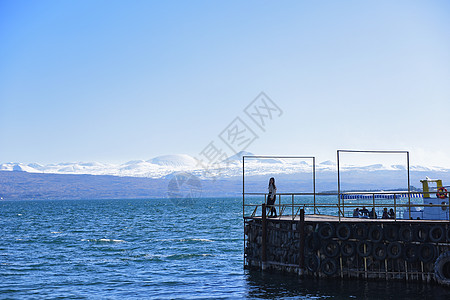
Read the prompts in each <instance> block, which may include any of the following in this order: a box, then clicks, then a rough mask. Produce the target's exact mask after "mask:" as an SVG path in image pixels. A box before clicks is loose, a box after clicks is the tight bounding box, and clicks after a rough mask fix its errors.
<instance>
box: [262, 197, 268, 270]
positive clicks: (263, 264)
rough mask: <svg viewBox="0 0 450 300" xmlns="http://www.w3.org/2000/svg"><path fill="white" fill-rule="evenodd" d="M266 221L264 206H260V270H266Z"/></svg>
mask: <svg viewBox="0 0 450 300" xmlns="http://www.w3.org/2000/svg"><path fill="white" fill-rule="evenodd" d="M266 239H267V219H266V204H265V203H264V204H263V205H262V238H261V269H262V270H265V269H266V267H267V266H266V263H267V241H266Z"/></svg>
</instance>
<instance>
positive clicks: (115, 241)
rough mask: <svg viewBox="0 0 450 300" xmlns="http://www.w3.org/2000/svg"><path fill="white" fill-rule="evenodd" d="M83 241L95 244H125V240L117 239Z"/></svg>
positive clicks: (83, 240)
mask: <svg viewBox="0 0 450 300" xmlns="http://www.w3.org/2000/svg"><path fill="white" fill-rule="evenodd" d="M81 241H82V242H93V243H125V241H124V240H115V239H82V240H81Z"/></svg>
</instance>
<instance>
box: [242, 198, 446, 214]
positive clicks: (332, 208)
mask: <svg viewBox="0 0 450 300" xmlns="http://www.w3.org/2000/svg"><path fill="white" fill-rule="evenodd" d="M423 194H424V193H423V192H416V191H414V192H411V191H394V192H393V191H387V192H349V193H340V194H338V193H280V194H277V195H276V197H277V199H276V201H275V204H274V205H273V207H275V209H276V211H277V217H276V218H279V219H280V218H282V217H283V218H286V217H288V219H289V218H291V219H292V220H295V218H296V217H298V216H299V213H300V210H301V209H302V208H303V209H305V211H306V212H307V214H314V215H331V216H337V217H338V218H339V221H340V220H341V218H344V217H345V218H348V217H353V213H354V209H356V208H362V207H364V206H365V207H368V208H371V209H373V210H374V211H375V212H376V215H377V219H380V217H381V216H380V215H381V213H380V209H384V208H387V209H391V208H392V209H393V211H394V216H393V219H394V220H397V219H412V218H413V216H412V215H413V214H414V213H415V212H417V211H418V210H417V209H416V208H425V207H434V208H436V207H440V208H441V209H442V211H443V212H444V211H445V212H446V213H445V214H446V217H445V220H449V211H450V202H449V201H448V198H446V199H442V200H443V201H442V203H441V204H427V203H425V202H424V203H413V202H414V201H412V200H411V199H417V196H423ZM246 196H247V199H246ZM263 196H264V202H262V201H261V200H262V197H263ZM267 196H268V194H267V193H244V194H243V218H244V219H247V218H254V217H260V216H262V212H261V213H258V212H259V211H261V209H260V208H261V207H262V203H264V204H266V207H267V208H270V207H271V206H270V205H267ZM356 196H361V198H356ZM324 198H327V199H326V200H329V201H323V200H324ZM333 199H334V201H333ZM420 199H422V198H420ZM423 199H424V200H425V199H428V198H423ZM434 199H436V198H434ZM246 200H247V203H246ZM321 200H322V201H321ZM377 210H378V211H377ZM308 212H309V213H308ZM405 212H407V218H405V217H404V216H405ZM368 219H369V218H368ZM428 220H432V219H428ZM435 220H442V219H435Z"/></svg>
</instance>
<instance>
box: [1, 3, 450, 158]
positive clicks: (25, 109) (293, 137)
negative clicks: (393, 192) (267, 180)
mask: <svg viewBox="0 0 450 300" xmlns="http://www.w3.org/2000/svg"><path fill="white" fill-rule="evenodd" d="M261 91H264V92H266V93H267V95H268V96H269V97H271V98H272V100H274V101H275V102H276V104H277V105H278V106H279V107H280V108H281V109H282V110H283V114H282V116H280V117H279V118H275V119H274V120H273V121H272V122H270V124H267V130H266V131H265V132H262V131H260V130H259V131H258V130H257V129H258V128H256V127H252V128H253V129H254V131H255V133H257V134H258V136H259V138H258V139H257V140H256V141H255V142H253V143H252V144H251V145H250V146H249V147H248V149H247V150H248V151H251V152H253V153H255V154H271V155H277V154H280V155H288V154H292V155H294V154H295V155H316V156H317V158H318V160H319V161H322V160H327V159H332V160H334V159H335V156H336V154H335V153H336V152H335V151H336V149H395V150H410V151H411V160H412V162H413V164H419V163H420V164H428V165H438V164H443V165H447V166H450V154H449V153H450V152H449V149H450V138H449V135H448V129H449V127H450V115H449V112H450V110H449V108H450V2H449V1H20V0H19V1H15V0H14V1H7V0H2V1H0V143H1V144H0V162H8V161H15V162H25V163H28V162H39V163H56V162H63V161H71V162H72V161H100V162H112V163H119V162H125V161H127V160H132V159H150V158H152V157H154V156H158V155H162V154H175V153H186V154H190V155H192V156H197V155H198V154H199V152H200V151H201V150H202V149H203V148H205V146H207V145H208V143H209V142H211V141H216V143H217V145H220V143H219V142H220V140H219V138H218V134H219V133H221V132H222V130H223V129H224V128H226V127H227V125H228V124H229V123H230V122H231V121H233V120H234V118H235V117H237V116H240V117H241V118H242V120H244V121H248V119H245V118H246V116H245V114H244V112H243V110H244V108H245V107H246V106H247V105H248V104H249V103H250V102H251V101H252V100H253V99H254V98H255V97H256V96H257V95H258V94H259V93H260V92H261ZM249 125H250V124H249ZM253 126H255V125H253ZM220 146H222V145H220ZM224 147H225V146H224ZM228 152H229V154H230V155H231V154H232V153H231V151H229V150H228Z"/></svg>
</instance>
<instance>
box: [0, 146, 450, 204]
mask: <svg viewBox="0 0 450 300" xmlns="http://www.w3.org/2000/svg"><path fill="white" fill-rule="evenodd" d="M252 155H253V154H252V153H250V152H240V153H237V154H236V155H233V156H231V157H228V158H227V159H225V160H222V161H220V162H218V163H215V164H213V165H210V166H207V168H203V167H202V164H201V163H199V161H198V160H197V159H196V158H194V157H191V156H189V155H186V154H178V155H163V156H158V157H155V158H152V159H149V160H134V161H129V162H126V163H123V164H106V163H99V162H78V163H58V164H47V165H42V164H38V163H29V164H24V163H2V164H0V198H4V199H11V200H20V199H103V198H155V197H158V198H161V197H172V196H171V195H173V194H174V193H173V184H174V182H175V183H177V184H178V183H179V182H178V181H179V180H180V177H179V176H180V174H181V178H182V179H183V178H186V176H192V177H191V179H190V180H188V181H186V182H192V181H194V182H196V183H195V184H197V186H195V189H197V190H201V196H202V197H230V196H232V197H238V196H240V195H241V193H242V171H243V168H242V157H243V156H246V158H245V170H244V171H245V191H246V192H254V193H265V192H266V191H267V182H268V178H269V177H272V176H273V177H275V178H276V182H277V188H278V192H279V193H298V192H306V193H309V192H312V191H313V184H312V182H313V181H312V161H311V160H308V159H292V158H283V157H280V158H273V157H268V158H267V157H249V156H252ZM203 163H204V162H203ZM340 170H341V173H340V180H341V190H379V189H384V190H389V189H398V188H402V189H404V190H407V172H406V166H404V165H388V166H386V165H383V164H372V165H366V166H352V165H345V166H341V168H340ZM315 171H316V172H315V174H316V185H315V188H316V192H320V191H336V190H337V170H336V164H335V163H334V162H332V161H323V162H320V163H318V164H316V166H315ZM426 177H430V178H435V179H442V180H443V182H444V185H445V184H448V183H449V182H450V170H449V169H445V168H439V167H425V166H414V165H413V166H411V167H410V183H411V186H415V187H419V188H420V187H421V183H420V180H422V179H425V178H426ZM174 180H175V181H174ZM176 187H177V186H176Z"/></svg>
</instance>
